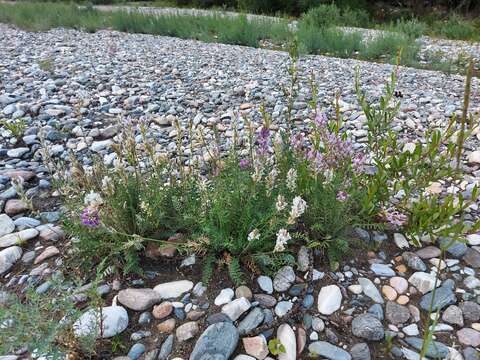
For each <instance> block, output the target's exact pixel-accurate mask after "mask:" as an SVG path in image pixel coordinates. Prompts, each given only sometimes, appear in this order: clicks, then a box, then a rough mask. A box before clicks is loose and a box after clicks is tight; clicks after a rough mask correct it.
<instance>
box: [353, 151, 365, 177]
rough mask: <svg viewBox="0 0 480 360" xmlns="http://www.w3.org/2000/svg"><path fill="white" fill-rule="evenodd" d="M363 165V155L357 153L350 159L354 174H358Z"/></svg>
mask: <svg viewBox="0 0 480 360" xmlns="http://www.w3.org/2000/svg"><path fill="white" fill-rule="evenodd" d="M364 164H365V154H363V153H358V154H357V155H355V156H354V157H353V159H352V168H353V171H354V172H355V173H357V174H358V173H360V172H362V170H363V165H364Z"/></svg>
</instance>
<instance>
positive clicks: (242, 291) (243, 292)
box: [235, 285, 253, 301]
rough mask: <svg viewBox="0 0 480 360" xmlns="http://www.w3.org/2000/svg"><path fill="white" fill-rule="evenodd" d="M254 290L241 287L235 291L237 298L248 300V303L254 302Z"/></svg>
mask: <svg viewBox="0 0 480 360" xmlns="http://www.w3.org/2000/svg"><path fill="white" fill-rule="evenodd" d="M252 296H253V294H252V290H250V288H249V287H248V286H245V285H241V286H239V287H238V288H236V289H235V298H236V299H240V298H242V297H244V298H246V299H247V300H248V301H250V300H252Z"/></svg>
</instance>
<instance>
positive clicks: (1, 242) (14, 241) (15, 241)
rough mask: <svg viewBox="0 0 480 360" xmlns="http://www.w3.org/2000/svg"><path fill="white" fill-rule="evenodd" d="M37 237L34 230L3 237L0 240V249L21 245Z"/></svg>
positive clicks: (36, 232)
mask: <svg viewBox="0 0 480 360" xmlns="http://www.w3.org/2000/svg"><path fill="white" fill-rule="evenodd" d="M37 235H38V230H36V229H25V230H21V231H19V232H16V233H11V234H7V235H3V236H2V237H1V238H0V248H3V247H9V246H12V245H20V244H23V243H24V242H25V241H28V240H31V239H33V238H35V237H36V236H37Z"/></svg>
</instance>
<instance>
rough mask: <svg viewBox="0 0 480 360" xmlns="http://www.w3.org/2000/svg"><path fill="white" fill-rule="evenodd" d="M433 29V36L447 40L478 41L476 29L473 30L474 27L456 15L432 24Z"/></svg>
mask: <svg viewBox="0 0 480 360" xmlns="http://www.w3.org/2000/svg"><path fill="white" fill-rule="evenodd" d="M433 29H434V30H433V32H434V34H438V35H441V36H445V37H446V38H448V39H457V40H471V39H477V40H478V39H479V36H478V29H476V28H475V25H474V24H473V23H472V22H469V21H467V20H465V19H463V18H462V17H461V16H459V15H456V14H453V15H451V16H450V17H449V18H448V19H447V20H446V21H441V22H436V23H434V27H433Z"/></svg>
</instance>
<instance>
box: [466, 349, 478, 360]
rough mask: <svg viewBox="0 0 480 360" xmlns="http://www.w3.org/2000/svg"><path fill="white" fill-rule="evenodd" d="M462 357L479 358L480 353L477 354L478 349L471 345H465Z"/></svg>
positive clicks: (472, 359) (473, 359)
mask: <svg viewBox="0 0 480 360" xmlns="http://www.w3.org/2000/svg"><path fill="white" fill-rule="evenodd" d="M463 357H464V358H465V360H479V359H480V355H479V354H478V351H477V350H475V349H474V348H472V347H467V348H465V349H464V350H463Z"/></svg>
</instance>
